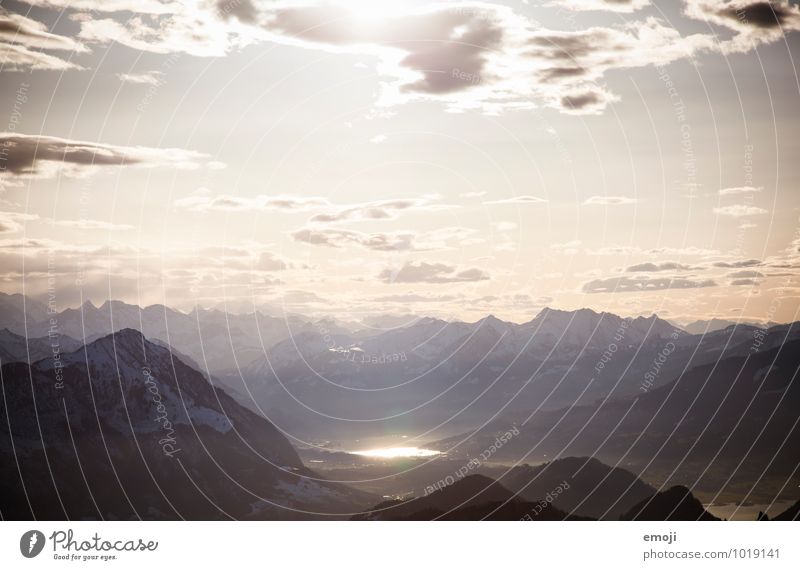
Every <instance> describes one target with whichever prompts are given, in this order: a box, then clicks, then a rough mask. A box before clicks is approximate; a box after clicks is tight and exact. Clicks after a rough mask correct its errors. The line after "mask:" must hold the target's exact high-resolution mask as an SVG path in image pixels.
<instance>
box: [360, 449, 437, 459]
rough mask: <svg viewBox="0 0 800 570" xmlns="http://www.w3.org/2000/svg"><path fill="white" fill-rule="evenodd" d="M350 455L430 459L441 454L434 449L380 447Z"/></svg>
mask: <svg viewBox="0 0 800 570" xmlns="http://www.w3.org/2000/svg"><path fill="white" fill-rule="evenodd" d="M350 453H352V454H354V455H363V456H365V457H380V458H383V459H394V458H398V457H431V456H434V455H439V454H440V453H441V452H440V451H436V450H434V449H423V448H421V447H382V448H378V449H368V450H365V451H351V452H350Z"/></svg>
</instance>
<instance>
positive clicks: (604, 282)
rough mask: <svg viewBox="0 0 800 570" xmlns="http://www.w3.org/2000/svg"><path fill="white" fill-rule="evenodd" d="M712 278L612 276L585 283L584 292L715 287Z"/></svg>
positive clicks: (624, 291) (629, 291)
mask: <svg viewBox="0 0 800 570" xmlns="http://www.w3.org/2000/svg"><path fill="white" fill-rule="evenodd" d="M716 285H717V284H716V282H714V281H713V280H711V279H703V280H695V279H688V278H683V277H658V278H656V277H610V278H606V279H594V280H592V281H589V282H587V283H584V285H583V292H584V293H631V292H637V291H663V290H666V289H697V288H701V287H715V286H716Z"/></svg>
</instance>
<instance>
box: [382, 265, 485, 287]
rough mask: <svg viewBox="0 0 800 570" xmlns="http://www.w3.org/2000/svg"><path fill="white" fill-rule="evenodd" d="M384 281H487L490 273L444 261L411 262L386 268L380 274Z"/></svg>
mask: <svg viewBox="0 0 800 570" xmlns="http://www.w3.org/2000/svg"><path fill="white" fill-rule="evenodd" d="M378 278H379V279H380V280H381V281H383V282H384V283H463V282H474V281H486V280H488V279H489V278H490V277H489V274H488V273H486V272H485V271H483V270H481V269H478V268H477V267H472V268H469V269H459V268H458V267H456V266H453V265H447V264H444V263H427V262H425V261H420V262H419V263H413V262H409V263H406V264H405V265H403V266H402V267H400V268H399V269H384V270H383V271H381V273H380V274H379V275H378Z"/></svg>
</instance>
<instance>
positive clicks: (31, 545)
mask: <svg viewBox="0 0 800 570" xmlns="http://www.w3.org/2000/svg"><path fill="white" fill-rule="evenodd" d="M43 548H44V533H43V532H42V531H39V530H29V531H28V532H26V533H25V534H23V535H22V538H20V539H19V551H20V552H21V553H22V555H23V556H24V557H25V558H34V557H35V556H38V555H39V553H40V552H41V551H42V549H43Z"/></svg>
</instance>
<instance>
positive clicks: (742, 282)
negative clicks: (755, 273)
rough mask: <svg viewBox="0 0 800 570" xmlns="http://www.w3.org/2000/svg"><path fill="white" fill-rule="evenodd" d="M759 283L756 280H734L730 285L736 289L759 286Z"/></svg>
mask: <svg viewBox="0 0 800 570" xmlns="http://www.w3.org/2000/svg"><path fill="white" fill-rule="evenodd" d="M758 283H759V282H758V281H757V280H756V279H734V280H733V281H731V282H730V285H732V286H734V287H736V286H739V285H758Z"/></svg>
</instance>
